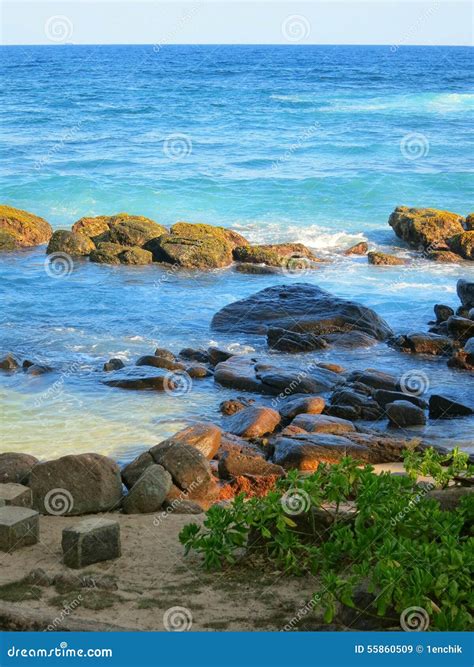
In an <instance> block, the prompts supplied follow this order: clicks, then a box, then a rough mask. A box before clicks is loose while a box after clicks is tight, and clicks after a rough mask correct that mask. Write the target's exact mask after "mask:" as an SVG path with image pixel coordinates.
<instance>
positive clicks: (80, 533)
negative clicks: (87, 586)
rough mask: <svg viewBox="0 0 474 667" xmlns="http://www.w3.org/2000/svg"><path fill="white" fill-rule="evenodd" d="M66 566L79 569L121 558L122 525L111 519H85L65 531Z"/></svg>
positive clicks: (63, 548) (64, 551)
mask: <svg viewBox="0 0 474 667" xmlns="http://www.w3.org/2000/svg"><path fill="white" fill-rule="evenodd" d="M61 546H62V550H63V559H64V564H65V565H67V567H72V568H74V569H78V568H81V567H86V566H87V565H92V563H100V562H102V561H106V560H112V559H114V558H119V557H120V556H121V546H120V525H119V522H118V521H111V520H110V519H97V518H94V519H85V520H84V521H81V522H80V523H78V524H76V525H75V526H71V527H70V528H65V529H64V530H63V536H62V542H61Z"/></svg>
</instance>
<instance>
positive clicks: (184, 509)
mask: <svg viewBox="0 0 474 667" xmlns="http://www.w3.org/2000/svg"><path fill="white" fill-rule="evenodd" d="M163 509H164V510H166V511H165V512H163V515H164V516H166V515H167V514H202V513H203V512H204V510H203V508H202V507H201V505H199V504H198V503H195V502H193V501H192V500H186V499H184V498H183V499H180V498H175V499H174V500H171V501H169V500H165V502H164V503H163Z"/></svg>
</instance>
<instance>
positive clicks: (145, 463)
mask: <svg viewBox="0 0 474 667" xmlns="http://www.w3.org/2000/svg"><path fill="white" fill-rule="evenodd" d="M153 463H154V461H153V457H152V455H151V454H150V452H143V453H142V454H140V455H139V456H137V457H136V458H135V459H133V461H131V462H130V463H128V464H127V465H126V466H125V467H124V468H122V473H121V474H122V481H123V483H124V484H125V486H126V487H127V489H131V488H132V486H133V485H134V484H135V483H136V482H138V480H139V479H140V477H141V476H142V475H143V473H144V472H145V470H146V469H147V468H149V467H150V466H151V465H153Z"/></svg>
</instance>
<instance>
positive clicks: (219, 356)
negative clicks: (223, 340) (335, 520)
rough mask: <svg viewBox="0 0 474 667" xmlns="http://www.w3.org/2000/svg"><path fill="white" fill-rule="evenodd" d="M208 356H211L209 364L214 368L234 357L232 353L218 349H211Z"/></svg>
mask: <svg viewBox="0 0 474 667" xmlns="http://www.w3.org/2000/svg"><path fill="white" fill-rule="evenodd" d="M207 354H208V356H209V363H210V364H211V365H212V366H217V364H220V363H221V361H227V359H230V358H231V357H233V356H234V355H233V353H232V352H228V351H227V350H221V349H220V348H218V347H209V348H208V350H207Z"/></svg>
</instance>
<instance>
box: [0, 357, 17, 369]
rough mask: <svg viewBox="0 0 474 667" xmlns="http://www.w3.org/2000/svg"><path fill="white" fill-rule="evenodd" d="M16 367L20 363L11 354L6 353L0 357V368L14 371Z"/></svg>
mask: <svg viewBox="0 0 474 667" xmlns="http://www.w3.org/2000/svg"><path fill="white" fill-rule="evenodd" d="M18 368H20V364H19V363H18V361H17V360H16V359H15V357H14V356H13V355H12V354H7V355H5V356H4V357H2V358H1V359H0V370H2V371H16V370H17V369H18Z"/></svg>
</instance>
